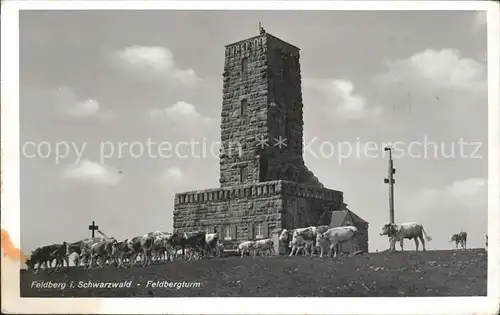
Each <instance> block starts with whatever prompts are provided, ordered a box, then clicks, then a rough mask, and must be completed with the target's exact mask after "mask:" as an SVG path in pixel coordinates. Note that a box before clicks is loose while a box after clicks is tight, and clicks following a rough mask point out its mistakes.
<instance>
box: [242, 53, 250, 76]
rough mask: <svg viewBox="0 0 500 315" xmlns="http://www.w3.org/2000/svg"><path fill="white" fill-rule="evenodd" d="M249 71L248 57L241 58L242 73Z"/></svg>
mask: <svg viewBox="0 0 500 315" xmlns="http://www.w3.org/2000/svg"><path fill="white" fill-rule="evenodd" d="M247 71H248V58H247V57H245V58H243V59H241V73H242V74H245V73H246V72H247Z"/></svg>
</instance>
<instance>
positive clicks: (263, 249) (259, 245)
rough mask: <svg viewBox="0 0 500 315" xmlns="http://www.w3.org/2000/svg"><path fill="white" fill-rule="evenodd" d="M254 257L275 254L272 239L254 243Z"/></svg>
mask: <svg viewBox="0 0 500 315" xmlns="http://www.w3.org/2000/svg"><path fill="white" fill-rule="evenodd" d="M252 249H253V256H254V257H255V256H256V255H257V252H259V254H264V253H265V254H266V255H267V254H274V253H275V252H274V242H273V240H272V239H270V238H266V239H262V240H257V241H254V242H253V244H252Z"/></svg>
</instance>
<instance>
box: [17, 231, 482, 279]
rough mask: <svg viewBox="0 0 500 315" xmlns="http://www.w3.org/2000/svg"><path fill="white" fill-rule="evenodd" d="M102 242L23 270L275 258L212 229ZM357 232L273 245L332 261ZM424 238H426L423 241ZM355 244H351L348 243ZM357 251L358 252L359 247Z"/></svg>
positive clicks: (287, 234)
mask: <svg viewBox="0 0 500 315" xmlns="http://www.w3.org/2000/svg"><path fill="white" fill-rule="evenodd" d="M98 232H99V233H100V234H101V236H102V237H95V238H92V239H84V240H81V241H78V242H74V243H67V242H63V243H62V244H53V245H47V246H42V247H39V248H37V249H35V250H34V251H32V253H31V255H30V257H29V258H28V259H27V260H26V266H27V268H28V270H33V272H38V271H39V270H40V269H42V266H44V267H45V269H47V270H48V269H49V268H52V263H53V262H54V261H55V262H56V265H55V268H56V269H58V268H59V267H64V265H65V263H66V266H67V267H70V264H69V261H70V258H72V259H73V262H74V265H75V267H78V266H80V265H82V266H83V268H85V269H90V268H95V267H104V266H115V267H117V268H120V267H131V266H134V265H137V264H140V265H142V266H149V265H151V264H152V263H156V262H167V261H173V260H177V259H185V260H193V259H202V258H208V257H222V256H224V253H226V254H227V253H231V252H234V253H237V254H238V255H241V258H243V256H245V255H246V254H248V255H251V254H252V253H253V256H254V257H255V256H256V255H257V254H259V255H265V256H267V255H269V254H276V251H275V245H277V244H275V243H274V241H273V240H272V239H270V238H268V239H260V240H256V241H244V242H241V243H240V244H238V245H237V247H236V248H235V250H232V249H226V250H225V248H224V245H223V243H222V241H221V239H220V237H219V233H218V232H217V229H214V232H213V233H205V232H199V231H198V232H181V231H174V232H173V233H170V232H159V231H156V232H150V233H147V234H144V235H141V236H136V237H133V238H128V239H125V240H123V241H121V242H118V241H117V240H116V239H115V238H114V237H108V236H106V235H105V234H104V233H103V232H101V231H98ZM357 235H358V230H357V228H356V227H354V226H342V227H334V228H330V227H329V226H327V225H321V226H310V227H305V228H297V229H294V230H287V229H282V230H281V232H280V234H279V237H278V241H279V242H280V243H282V244H284V245H285V246H286V247H287V248H289V250H290V253H289V256H293V255H294V254H295V255H298V253H299V252H300V251H303V253H304V255H309V254H310V255H311V256H313V255H315V253H316V252H318V253H319V257H323V255H324V250H325V249H326V248H328V255H329V256H330V257H332V254H333V258H335V257H337V255H338V254H339V246H338V245H339V244H342V243H345V242H347V241H351V240H355V239H356V236H357ZM380 235H381V236H382V235H387V236H388V238H389V241H390V244H391V248H393V246H394V245H395V244H396V242H399V244H400V246H401V250H403V241H404V239H409V240H412V239H413V240H414V241H415V249H416V250H417V251H418V248H419V240H420V242H421V243H422V250H423V251H425V240H427V241H431V240H432V238H431V237H429V236H428V235H427V234H426V232H425V230H424V227H423V225H422V224H419V223H415V222H411V223H399V224H395V223H390V224H385V225H384V226H383V227H382V230H381V233H380ZM424 236H425V239H424ZM453 241H454V242H455V243H456V249H458V245H459V244H460V246H461V248H462V249H467V233H466V232H460V233H458V234H454V235H453V236H452V237H451V240H450V242H453ZM353 244H356V242H353ZM487 247H488V236H487V235H486V249H487ZM358 249H359V248H358Z"/></svg>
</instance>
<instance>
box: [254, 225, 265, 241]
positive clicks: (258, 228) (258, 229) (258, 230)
mask: <svg viewBox="0 0 500 315" xmlns="http://www.w3.org/2000/svg"><path fill="white" fill-rule="evenodd" d="M255 238H256V239H260V238H264V225H263V224H262V223H257V224H255Z"/></svg>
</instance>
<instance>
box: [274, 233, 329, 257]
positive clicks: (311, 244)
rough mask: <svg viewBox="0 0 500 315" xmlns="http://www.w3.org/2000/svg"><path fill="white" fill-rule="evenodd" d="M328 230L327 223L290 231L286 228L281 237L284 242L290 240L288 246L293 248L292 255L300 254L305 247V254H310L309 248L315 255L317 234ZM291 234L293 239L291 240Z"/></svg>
mask: <svg viewBox="0 0 500 315" xmlns="http://www.w3.org/2000/svg"><path fill="white" fill-rule="evenodd" d="M326 230H328V226H327V225H321V226H309V227H306V228H298V229H295V230H291V231H288V230H287V229H284V230H283V231H282V232H281V235H280V236H279V239H280V240H281V241H283V242H289V243H288V247H290V248H291V251H290V255H289V256H292V255H293V254H294V253H295V255H297V254H298V251H299V249H303V250H304V252H305V254H306V255H308V252H309V250H310V251H311V256H312V255H314V253H315V250H316V236H317V234H318V233H323V232H325V231H326ZM290 235H291V240H290Z"/></svg>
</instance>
